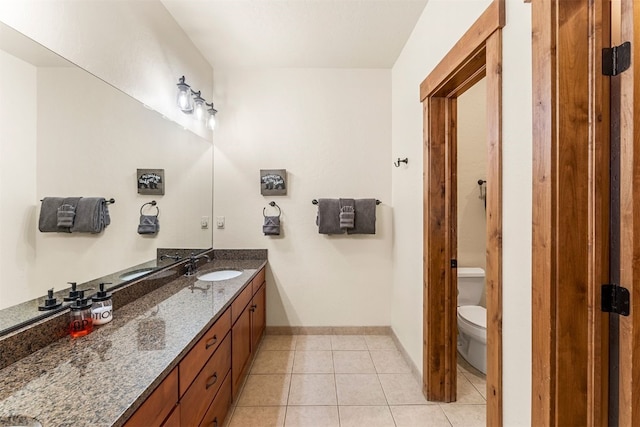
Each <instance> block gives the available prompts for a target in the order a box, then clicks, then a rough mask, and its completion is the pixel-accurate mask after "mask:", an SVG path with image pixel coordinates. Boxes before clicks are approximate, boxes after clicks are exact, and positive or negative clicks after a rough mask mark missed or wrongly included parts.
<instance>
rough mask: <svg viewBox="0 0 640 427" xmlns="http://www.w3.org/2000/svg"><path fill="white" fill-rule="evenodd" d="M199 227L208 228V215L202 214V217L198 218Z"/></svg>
mask: <svg viewBox="0 0 640 427" xmlns="http://www.w3.org/2000/svg"><path fill="white" fill-rule="evenodd" d="M200 227H201V228H202V229H206V228H209V217H208V216H203V217H202V218H200Z"/></svg>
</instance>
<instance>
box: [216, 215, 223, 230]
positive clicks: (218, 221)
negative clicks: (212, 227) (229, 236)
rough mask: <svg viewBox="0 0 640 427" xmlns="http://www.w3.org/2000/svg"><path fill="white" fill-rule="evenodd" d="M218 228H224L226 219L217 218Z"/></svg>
mask: <svg viewBox="0 0 640 427" xmlns="http://www.w3.org/2000/svg"><path fill="white" fill-rule="evenodd" d="M216 227H218V228H224V217H223V216H217V217H216Z"/></svg>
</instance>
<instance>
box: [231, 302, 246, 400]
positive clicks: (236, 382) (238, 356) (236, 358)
mask: <svg viewBox="0 0 640 427" xmlns="http://www.w3.org/2000/svg"><path fill="white" fill-rule="evenodd" d="M231 338H232V339H231V374H232V377H231V379H232V383H231V389H232V390H233V397H234V399H235V397H237V395H238V392H239V391H240V385H241V384H242V380H243V378H244V374H245V371H246V370H247V368H248V366H249V360H250V357H251V312H250V311H249V307H247V308H245V309H244V311H243V312H242V313H241V314H240V315H239V316H238V320H237V321H236V323H235V324H234V325H233V328H232V330H231Z"/></svg>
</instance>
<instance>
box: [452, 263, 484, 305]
mask: <svg viewBox="0 0 640 427" xmlns="http://www.w3.org/2000/svg"><path fill="white" fill-rule="evenodd" d="M483 290H484V270H483V269H482V268H480V267H459V268H458V306H461V305H479V304H480V299H481V298H482V291H483Z"/></svg>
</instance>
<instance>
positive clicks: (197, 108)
mask: <svg viewBox="0 0 640 427" xmlns="http://www.w3.org/2000/svg"><path fill="white" fill-rule="evenodd" d="M205 102H206V101H205V100H204V98H203V97H201V96H200V91H198V92H196V93H195V97H194V98H193V113H194V114H195V116H196V119H197V120H199V121H204V119H205V116H206V114H207V111H206V106H205V105H204V104H205Z"/></svg>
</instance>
